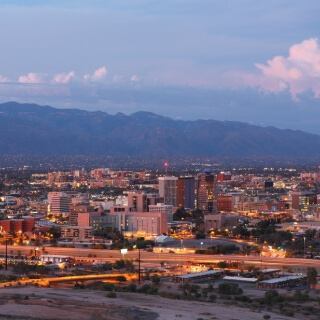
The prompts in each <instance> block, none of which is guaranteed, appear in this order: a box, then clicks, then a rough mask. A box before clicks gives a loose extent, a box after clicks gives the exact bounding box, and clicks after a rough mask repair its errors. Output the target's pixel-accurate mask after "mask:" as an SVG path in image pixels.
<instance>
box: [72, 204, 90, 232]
mask: <svg viewBox="0 0 320 320" xmlns="http://www.w3.org/2000/svg"><path fill="white" fill-rule="evenodd" d="M90 212H94V207H93V206H90V205H88V204H84V203H82V204H70V206H69V225H70V226H77V225H78V221H79V214H80V213H90Z"/></svg>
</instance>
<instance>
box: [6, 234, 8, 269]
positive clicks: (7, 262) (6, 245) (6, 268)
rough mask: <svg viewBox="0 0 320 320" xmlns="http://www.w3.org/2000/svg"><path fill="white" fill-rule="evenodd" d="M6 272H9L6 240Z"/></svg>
mask: <svg viewBox="0 0 320 320" xmlns="http://www.w3.org/2000/svg"><path fill="white" fill-rule="evenodd" d="M6 270H8V239H7V238H6Z"/></svg>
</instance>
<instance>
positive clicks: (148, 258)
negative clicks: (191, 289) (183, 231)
mask: <svg viewBox="0 0 320 320" xmlns="http://www.w3.org/2000/svg"><path fill="white" fill-rule="evenodd" d="M32 249H33V250H34V249H35V248H34V247H30V246H16V245H15V246H8V253H11V252H12V253H17V252H18V251H20V253H21V254H30V250H32ZM46 250H47V251H48V254H55V255H66V256H72V257H74V258H75V259H77V260H83V261H85V260H86V261H90V262H93V260H94V261H115V260H117V259H122V258H125V259H132V260H136V261H137V260H138V256H139V253H138V251H137V250H136V251H128V253H127V254H125V255H122V254H120V251H118V250H105V249H104V250H100V249H88V248H81V249H78V248H60V247H46ZM0 252H1V253H4V252H5V246H4V245H3V246H0ZM37 253H38V254H42V250H41V248H40V250H38V251H37ZM140 258H141V263H142V264H156V265H157V266H159V264H160V261H165V262H166V263H167V264H171V265H174V264H180V265H185V264H186V262H187V261H194V262H199V263H201V262H202V263H204V262H208V263H209V262H219V261H238V262H239V263H242V264H243V265H249V264H251V265H254V266H256V267H259V268H263V269H264V268H282V267H296V268H299V267H301V268H304V269H305V268H307V267H315V268H317V270H318V272H319V273H320V260H315V259H301V258H272V257H262V256H253V255H250V256H243V255H204V254H177V253H164V252H163V253H155V252H147V251H143V250H141V251H140Z"/></svg>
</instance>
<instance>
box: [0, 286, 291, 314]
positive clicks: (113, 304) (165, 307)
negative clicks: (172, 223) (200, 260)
mask: <svg viewBox="0 0 320 320" xmlns="http://www.w3.org/2000/svg"><path fill="white" fill-rule="evenodd" d="M0 292H1V294H0V304H1V306H0V319H28V320H36V319H55V320H57V319H68V320H73V319H74V320H87V319H92V320H93V319H95V320H96V319H108V320H119V319H126V320H174V319H184V320H199V319H203V320H213V319H215V320H236V319H238V320H240V319H263V317H264V315H265V314H266V313H265V312H261V313H259V312H253V311H250V310H248V309H244V308H239V307H235V306H225V305H223V304H218V303H203V302H195V301H183V300H171V299H166V298H161V297H159V296H155V295H144V294H138V293H125V292H120V293H117V297H116V298H107V297H106V292H102V291H91V290H75V289H61V288H43V287H33V286H26V287H12V288H9V287H8V288H3V289H1V290H0ZM268 315H270V319H272V320H276V319H277V320H280V319H292V318H289V317H285V316H283V315H278V314H275V313H272V312H268Z"/></svg>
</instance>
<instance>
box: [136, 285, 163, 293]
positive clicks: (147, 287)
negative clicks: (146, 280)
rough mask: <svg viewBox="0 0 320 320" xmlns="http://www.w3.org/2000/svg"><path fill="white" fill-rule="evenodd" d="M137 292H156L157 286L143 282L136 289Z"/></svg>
mask: <svg viewBox="0 0 320 320" xmlns="http://www.w3.org/2000/svg"><path fill="white" fill-rule="evenodd" d="M138 292H140V293H145V294H156V293H157V292H158V288H157V287H155V286H152V285H150V284H144V285H143V286H142V287H141V288H140V289H138Z"/></svg>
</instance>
